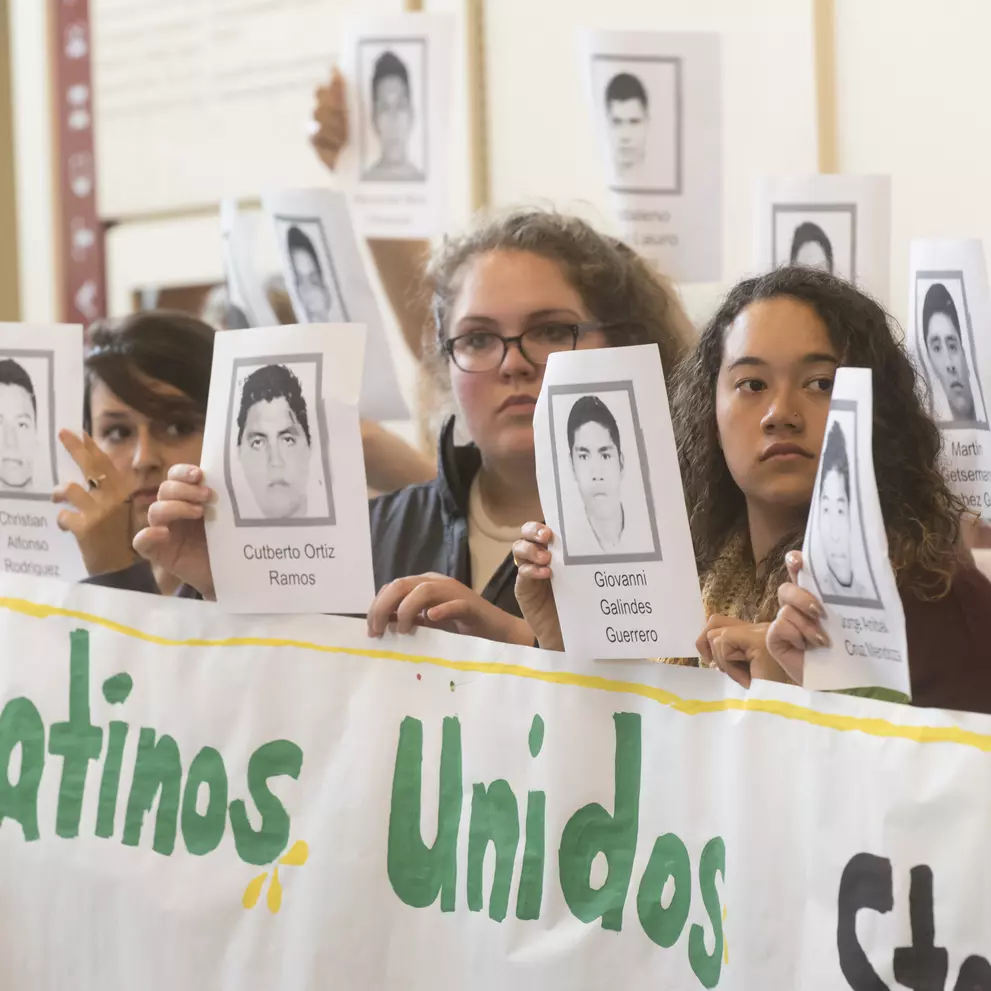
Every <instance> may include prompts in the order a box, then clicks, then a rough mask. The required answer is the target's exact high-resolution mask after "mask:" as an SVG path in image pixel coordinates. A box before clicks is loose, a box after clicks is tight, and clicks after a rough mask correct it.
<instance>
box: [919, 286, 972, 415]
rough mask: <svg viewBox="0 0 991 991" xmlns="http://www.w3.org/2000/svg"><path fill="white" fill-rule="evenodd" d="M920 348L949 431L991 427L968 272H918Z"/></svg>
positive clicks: (935, 409)
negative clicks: (973, 317)
mask: <svg viewBox="0 0 991 991" xmlns="http://www.w3.org/2000/svg"><path fill="white" fill-rule="evenodd" d="M915 299H916V314H915V327H916V341H915V346H916V350H917V353H918V355H919V360H920V364H921V366H922V370H923V373H924V375H925V378H926V380H927V381H928V383H929V386H930V388H931V389H932V396H933V415H934V417H935V419H936V422H937V423H938V424H939V425H940V426H941V427H943V428H944V429H963V428H971V429H975V428H976V429H980V430H987V429H988V416H987V411H986V407H985V405H984V392H983V389H982V387H981V380H980V376H979V373H978V365H977V354H976V352H975V350H974V332H973V326H972V323H971V319H970V310H969V307H968V305H967V288H966V285H965V283H964V278H963V273H962V272H959V271H958V272H918V273H917V274H916V282H915Z"/></svg>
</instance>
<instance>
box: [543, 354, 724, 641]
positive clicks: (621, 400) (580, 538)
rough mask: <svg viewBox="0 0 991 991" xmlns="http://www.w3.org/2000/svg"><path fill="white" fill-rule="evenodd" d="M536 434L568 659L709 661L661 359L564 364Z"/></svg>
mask: <svg viewBox="0 0 991 991" xmlns="http://www.w3.org/2000/svg"><path fill="white" fill-rule="evenodd" d="M533 428H534V437H535V444H536V456H537V484H538V486H539V490H540V503H541V505H542V506H543V508H544V515H545V518H546V521H547V525H548V526H549V527H550V528H551V529H552V530H553V531H554V534H555V539H554V541H553V543H552V544H551V555H552V565H551V567H552V569H553V575H554V577H553V579H552V581H553V584H554V596H555V599H556V601H557V609H558V615H559V617H560V620H561V630H562V633H563V635H564V643H565V646H566V648H567V649H568V651H569V652H575V653H577V654H578V655H579V656H583V657H585V658H587V659H600V658H602V659H605V658H638V657H696V656H698V651H697V650H696V649H695V639H696V637H698V635H699V633H700V632H701V630H702V627H703V625H704V623H705V616H704V611H703V608H702V597H701V593H700V591H699V583H698V573H697V571H696V569H695V554H694V550H693V548H692V537H691V533H690V531H689V528H688V514H687V512H686V510H685V499H684V494H683V492H682V488H681V475H680V472H679V469H678V456H677V452H676V450H675V443H674V431H673V429H672V426H671V416H670V412H669V410H668V403H667V392H666V390H665V387H664V375H663V372H662V369H661V359H660V355H659V354H658V351H657V348H656V347H655V346H654V345H650V344H648V345H641V346H638V347H626V348H606V349H603V350H596V351H569V352H565V353H561V354H552V355H551V357H550V360H549V361H548V362H547V371H546V372H545V374H544V382H543V386H542V388H541V391H540V398H539V400H538V402H537V408H536V411H535V413H534V420H533Z"/></svg>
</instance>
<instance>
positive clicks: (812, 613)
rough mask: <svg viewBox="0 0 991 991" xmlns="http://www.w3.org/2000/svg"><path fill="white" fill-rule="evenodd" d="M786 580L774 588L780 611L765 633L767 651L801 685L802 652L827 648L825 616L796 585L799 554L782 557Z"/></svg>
mask: <svg viewBox="0 0 991 991" xmlns="http://www.w3.org/2000/svg"><path fill="white" fill-rule="evenodd" d="M785 564H786V565H787V567H788V577H789V578H790V579H791V581H788V582H785V584H784V585H782V586H781V587H780V588H779V589H778V603H779V604H780V606H781V608H780V609H779V610H778V615H777V616H776V617H775V618H774V621H773V622H772V623H771V625H770V627H769V628H768V631H767V649H768V652H769V653H770V655H771V656H772V657H773V658H774V660H775V661H777V662H778V664H780V665H781V667H782V668H783V669H784V670H785V671H786V672H787V673H788V676H789V677H790V678H791V679H792V680H793V681H795V682H796V684H799V685H801V684H802V678H803V674H804V668H805V651H806V650H812V649H814V648H815V647H828V646H829V637H828V636H826V631H825V630H824V629H823V626H822V618H823V616H824V615H825V610H824V609H823V606H822V603H821V602H820V601H819V600H818V599H817V598H816V597H815V596H814V595H813V594H812V593H811V592H808V591H806V590H805V589H804V588H801V587H800V586H799V584H798V575H799V572H800V571H801V570H802V566H803V560H802V554H801V552H800V551H791V552H789V553H788V555H787V556H786V558H785Z"/></svg>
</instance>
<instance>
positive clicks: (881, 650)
mask: <svg viewBox="0 0 991 991" xmlns="http://www.w3.org/2000/svg"><path fill="white" fill-rule="evenodd" d="M873 410H874V398H873V384H872V381H871V370H870V369H869V368H840V369H839V370H838V371H837V373H836V379H835V381H834V383H833V395H832V400H831V402H830V404H829V417H828V419H827V420H826V434H825V438H824V440H823V445H822V454H821V455H820V458H819V471H818V473H817V475H816V482H815V489H814V491H813V494H812V506H811V508H810V510H809V521H808V524H807V526H806V529H805V541H804V543H803V544H802V555H803V558H804V562H805V566H804V568H803V570H802V571H801V573H800V575H799V584H800V585H801V586H802V588H805V589H807V590H808V591H810V592H811V593H812V594H813V595H816V596H818V598H819V600H820V601H821V602H822V603H823V606H824V609H825V617H824V619H823V627H824V629H825V631H826V635H827V636H828V637H829V640H830V646H828V647H823V648H817V649H815V650H809V651H806V654H805V676H804V682H803V684H804V686H805V687H806V688H810V689H813V690H823V691H839V690H842V689H845V688H888V689H892V690H894V691H897V692H902V693H903V694H905V695H908V696H910V695H911V688H910V685H909V670H908V648H907V646H906V640H905V614H904V612H903V610H902V602H901V598H900V596H899V594H898V587H897V586H896V584H895V573H894V571H893V570H892V568H891V562H890V561H889V559H888V538H887V535H886V533H885V530H884V519H883V518H882V516H881V501H880V499H879V497H878V493H877V480H876V478H875V476H874V458H873V455H872V453H871V451H872V447H871V444H872V435H873V427H874V412H873Z"/></svg>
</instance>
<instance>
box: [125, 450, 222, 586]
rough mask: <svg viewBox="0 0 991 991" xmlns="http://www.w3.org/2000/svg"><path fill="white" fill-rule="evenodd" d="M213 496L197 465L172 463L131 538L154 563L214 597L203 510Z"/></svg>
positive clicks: (141, 553)
mask: <svg viewBox="0 0 991 991" xmlns="http://www.w3.org/2000/svg"><path fill="white" fill-rule="evenodd" d="M214 498H215V496H214V492H213V490H212V489H210V488H208V487H207V486H206V485H204V484H203V472H202V470H201V469H200V468H198V467H197V466H196V465H173V466H172V467H171V468H170V469H169V477H168V479H167V480H166V481H164V482H162V485H161V487H160V488H159V490H158V501H157V502H153V503H152V504H151V506H150V507H149V508H148V526H147V527H145V528H144V529H143V530H142V531H141V532H140V533H138V535H137V536H136V537H135V538H134V549H135V550H136V551H137V552H138V553H139V554H140V555H141V556H142V557H143V558H146V559H147V560H148V561H150V562H151V564H152V565H153V566H158V567H161V568H164V569H165V570H166V571H167V572H168V573H169V574H172V575H175V576H176V577H177V578H178V579H179V580H180V581H182V582H185V584H187V585H190V586H191V587H192V588H195V589H196V591H197V592H199V593H200V595H202V596H203V598H204V599H208V600H210V601H213V600H214V599H216V592H215V591H214V587H213V572H212V570H211V568H210V555H209V553H208V552H207V546H206V531H205V529H204V527H203V514H204V511H205V507H206V505H207V503H209V502H212V501H213V499H214Z"/></svg>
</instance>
